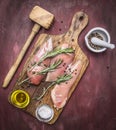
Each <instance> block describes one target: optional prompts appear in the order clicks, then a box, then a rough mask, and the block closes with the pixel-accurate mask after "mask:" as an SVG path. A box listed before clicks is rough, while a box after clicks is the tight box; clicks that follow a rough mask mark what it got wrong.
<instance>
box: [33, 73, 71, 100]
mask: <svg viewBox="0 0 116 130" xmlns="http://www.w3.org/2000/svg"><path fill="white" fill-rule="evenodd" d="M71 78H72V76H71V75H67V74H65V75H63V76H60V77H58V78H57V80H56V81H53V82H52V83H51V84H50V85H49V86H48V87H47V88H46V89H45V88H44V89H43V93H42V94H41V95H40V96H39V97H34V98H33V99H34V100H40V99H41V98H42V97H43V96H44V95H45V94H46V92H47V91H48V89H49V88H51V87H53V86H54V85H56V84H60V83H62V82H65V81H68V80H70V79H71Z"/></svg>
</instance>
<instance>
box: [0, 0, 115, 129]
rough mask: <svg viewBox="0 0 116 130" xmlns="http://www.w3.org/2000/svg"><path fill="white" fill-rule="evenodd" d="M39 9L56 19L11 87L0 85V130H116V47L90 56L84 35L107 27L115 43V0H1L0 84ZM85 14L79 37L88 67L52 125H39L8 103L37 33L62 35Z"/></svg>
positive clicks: (21, 66) (18, 71)
mask: <svg viewBox="0 0 116 130" xmlns="http://www.w3.org/2000/svg"><path fill="white" fill-rule="evenodd" d="M35 5H39V6H41V7H43V8H45V9H46V10H48V11H50V12H52V13H53V14H54V15H55V21H54V23H53V25H52V26H51V28H50V29H49V30H44V29H43V28H41V31H40V32H39V33H38V34H37V36H36V38H35V40H34V41H33V42H32V44H31V46H30V48H29V50H28V52H27V53H26V55H25V57H24V59H23V61H22V63H21V64H20V67H19V68H18V70H17V72H16V74H15V76H14V78H13V80H12V81H11V83H10V84H9V87H8V88H6V89H3V88H2V87H0V130H78V129H79V130H116V81H115V79H116V49H114V50H107V51H106V52H104V53H101V54H94V53H92V52H90V51H89V50H88V49H87V48H86V46H85V42H84V36H85V35H86V33H87V32H88V31H89V30H90V29H91V28H93V27H96V26H100V27H104V28H106V29H107V30H108V31H109V33H110V35H111V41H112V42H114V43H115V42H116V29H115V27H116V1H115V0H107V1H106V0H0V86H2V82H3V80H4V77H5V76H6V74H7V72H8V70H9V69H10V67H11V66H12V64H13V63H14V61H15V59H16V57H17V56H18V54H19V52H20V50H21V48H22V47H23V44H24V42H25V41H26V39H27V37H28V35H29V33H30V31H31V28H32V26H33V24H34V23H33V22H32V21H31V20H30V19H29V18H28V16H29V13H30V11H31V9H32V8H33V7H34V6H35ZM80 10H83V11H85V13H87V14H88V15H89V24H88V26H87V27H86V29H85V30H84V31H83V32H82V33H81V35H80V37H79V45H80V47H81V48H82V50H83V51H84V52H85V54H86V55H87V56H88V58H89V60H90V65H89V67H88V69H87V71H86V73H85V75H84V76H83V78H82V79H81V81H80V83H79V85H78V88H77V89H76V90H75V92H74V93H73V95H72V97H71V99H70V101H69V102H68V104H67V105H66V107H65V109H64V111H63V113H62V114H61V116H60V118H59V119H58V120H57V122H56V123H55V124H54V125H47V124H44V123H41V122H39V121H38V120H36V119H35V118H33V117H32V116H30V115H28V114H27V113H25V112H23V111H22V110H19V109H17V108H15V107H13V106H11V105H10V104H9V103H8V94H9V92H10V91H11V90H12V88H13V85H14V84H15V82H16V80H17V78H18V75H19V73H20V71H21V70H22V68H23V65H24V63H25V61H26V59H27V57H28V56H29V54H30V52H31V50H32V48H33V45H34V43H35V42H36V40H37V38H38V36H39V34H40V33H48V34H61V33H64V32H66V31H67V30H68V28H69V25H70V22H71V20H72V17H73V15H74V13H75V12H77V11H80Z"/></svg>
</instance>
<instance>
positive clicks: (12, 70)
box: [2, 24, 40, 88]
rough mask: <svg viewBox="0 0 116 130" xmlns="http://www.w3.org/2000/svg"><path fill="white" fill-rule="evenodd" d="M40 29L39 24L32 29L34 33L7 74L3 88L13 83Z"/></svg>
mask: <svg viewBox="0 0 116 130" xmlns="http://www.w3.org/2000/svg"><path fill="white" fill-rule="evenodd" d="M39 29H40V25H39V24H35V25H34V27H33V28H32V32H31V33H30V35H29V37H28V39H27V41H26V43H25V44H24V46H23V48H22V50H21V52H20V53H19V55H18V57H17V59H16V61H15V63H14V64H13V65H12V67H11V69H10V70H9V72H8V73H7V75H6V77H5V79H4V82H3V86H2V87H4V88H5V87H7V86H8V84H9V82H10V81H11V79H12V77H13V75H14V74H15V72H16V70H17V68H18V66H19V64H20V62H21V60H22V59H23V57H24V55H25V53H26V50H27V49H28V47H29V45H30V43H31V41H32V40H33V38H34V36H35V34H36V33H37V32H38V31H39Z"/></svg>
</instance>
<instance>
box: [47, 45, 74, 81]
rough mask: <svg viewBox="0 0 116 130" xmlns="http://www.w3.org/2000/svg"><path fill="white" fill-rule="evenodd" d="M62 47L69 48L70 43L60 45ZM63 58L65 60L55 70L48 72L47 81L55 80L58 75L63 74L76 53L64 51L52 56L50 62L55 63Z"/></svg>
mask: <svg viewBox="0 0 116 130" xmlns="http://www.w3.org/2000/svg"><path fill="white" fill-rule="evenodd" d="M59 48H61V49H66V48H69V44H62V45H61V46H59ZM59 59H61V60H62V61H63V62H62V63H61V64H60V65H59V66H58V67H57V68H56V69H55V70H54V71H51V72H49V73H48V74H47V77H46V81H55V80H56V79H57V77H58V76H61V75H63V74H64V73H65V70H66V68H67V66H68V65H69V64H70V63H71V62H72V61H73V59H74V53H67V54H66V53H62V54H59V55H57V56H55V57H54V58H52V60H51V62H50V64H53V63H54V62H55V61H57V60H59Z"/></svg>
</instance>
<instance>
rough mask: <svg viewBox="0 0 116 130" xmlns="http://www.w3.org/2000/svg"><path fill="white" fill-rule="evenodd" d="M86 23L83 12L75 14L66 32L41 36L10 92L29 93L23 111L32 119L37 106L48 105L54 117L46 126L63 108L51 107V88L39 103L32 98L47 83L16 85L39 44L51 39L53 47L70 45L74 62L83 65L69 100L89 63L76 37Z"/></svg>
mask: <svg viewBox="0 0 116 130" xmlns="http://www.w3.org/2000/svg"><path fill="white" fill-rule="evenodd" d="M87 23H88V16H87V15H86V14H85V13H84V12H77V13H76V14H75V15H74V17H73V20H72V23H71V26H70V28H69V31H68V32H66V33H64V34H61V35H48V34H41V35H40V36H39V38H38V40H37V42H36V44H35V46H34V48H33V51H32V53H31V55H30V56H29V58H28V59H27V61H26V63H25V65H24V68H23V70H22V72H21V73H20V75H19V78H18V80H17V82H16V84H15V85H14V88H13V90H12V92H13V91H14V90H17V89H22V90H25V91H26V92H28V93H29V95H30V98H31V102H30V104H29V105H28V106H27V107H26V108H25V109H23V110H24V111H26V112H28V113H30V114H31V115H32V116H34V117H36V116H35V110H36V108H37V107H38V106H39V105H41V104H48V105H50V106H51V107H52V108H53V110H54V113H55V115H54V117H53V119H52V120H51V121H49V122H48V124H53V123H54V122H55V121H56V120H57V118H58V117H59V115H60V113H61V112H62V110H63V108H62V109H59V110H57V109H56V108H54V107H53V103H52V100H51V97H50V93H51V90H52V89H53V88H50V89H49V90H48V91H47V93H46V94H45V95H44V97H43V98H42V99H41V100H40V101H36V100H33V99H32V98H33V97H35V96H38V95H40V94H41V92H42V88H43V87H47V86H49V83H46V82H41V84H40V85H38V86H30V85H29V84H28V83H25V84H23V85H18V83H19V82H21V81H22V80H24V79H25V78H26V69H27V66H28V64H29V61H30V59H31V58H32V57H33V55H34V54H35V53H36V52H37V50H38V49H39V46H40V45H41V44H43V43H45V42H46V41H47V40H48V39H49V38H52V41H53V46H54V47H56V46H58V45H59V44H62V43H67V44H72V46H73V48H74V49H75V60H79V59H80V60H81V61H82V63H83V65H82V69H81V72H80V74H79V76H78V78H77V80H76V81H75V83H74V84H73V86H72V87H71V90H70V92H69V95H68V99H69V98H70V96H71V94H72V92H73V91H74V89H75V88H76V87H77V84H78V82H79V81H80V79H81V77H82V76H83V74H84V72H85V70H86V68H87V66H88V63H89V60H88V58H87V56H86V55H85V54H84V53H83V51H82V50H81V48H80V47H79V45H78V36H79V34H80V33H81V31H82V30H83V29H84V28H85V26H86V25H87ZM9 98H10V94H9ZM9 102H10V101H9Z"/></svg>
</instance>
